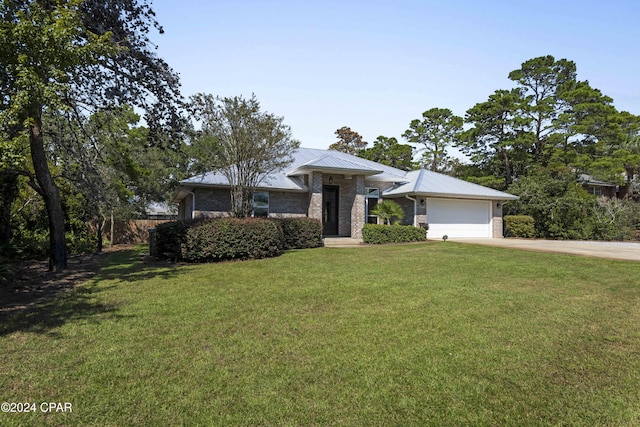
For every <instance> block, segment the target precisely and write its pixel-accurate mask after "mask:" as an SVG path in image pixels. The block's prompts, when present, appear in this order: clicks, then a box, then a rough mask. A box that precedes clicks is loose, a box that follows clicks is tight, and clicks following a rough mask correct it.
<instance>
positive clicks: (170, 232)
mask: <svg viewBox="0 0 640 427" xmlns="http://www.w3.org/2000/svg"><path fill="white" fill-rule="evenodd" d="M191 224H192V223H187V222H184V221H173V222H165V223H162V224H158V225H157V226H156V227H155V232H154V241H153V246H154V252H155V253H154V254H153V255H154V256H156V257H158V258H162V259H170V260H172V261H174V262H175V261H177V260H179V259H181V258H182V245H183V243H184V242H185V240H186V233H187V230H188V229H189V227H190V226H191Z"/></svg>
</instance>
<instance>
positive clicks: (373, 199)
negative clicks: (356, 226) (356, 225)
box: [364, 187, 380, 224]
mask: <svg viewBox="0 0 640 427" xmlns="http://www.w3.org/2000/svg"><path fill="white" fill-rule="evenodd" d="M379 199H380V189H379V188H369V187H367V188H365V189H364V203H365V212H366V218H365V222H366V223H367V224H377V223H378V217H377V216H376V215H374V214H373V213H371V212H372V211H373V210H374V209H375V207H376V206H377V205H378V200H379Z"/></svg>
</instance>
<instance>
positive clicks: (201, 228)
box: [182, 218, 283, 262]
mask: <svg viewBox="0 0 640 427" xmlns="http://www.w3.org/2000/svg"><path fill="white" fill-rule="evenodd" d="M282 241H283V236H282V230H281V229H280V227H278V226H277V225H276V224H275V223H274V222H272V221H270V220H268V219H262V218H216V219H209V220H204V221H199V222H196V223H194V224H192V225H191V227H189V228H188V229H187V230H186V234H185V239H184V243H183V245H182V259H184V260H185V261H188V262H212V261H224V260H232V259H259V258H269V257H274V256H277V255H279V254H280V253H281V248H282Z"/></svg>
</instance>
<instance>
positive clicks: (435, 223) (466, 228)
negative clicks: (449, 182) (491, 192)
mask: <svg viewBox="0 0 640 427" xmlns="http://www.w3.org/2000/svg"><path fill="white" fill-rule="evenodd" d="M427 223H428V224H429V232H428V234H427V235H428V237H429V238H431V239H440V238H442V236H444V235H446V236H448V237H450V238H456V237H459V238H468V237H485V238H487V237H492V233H491V202H490V201H488V200H464V199H440V198H427Z"/></svg>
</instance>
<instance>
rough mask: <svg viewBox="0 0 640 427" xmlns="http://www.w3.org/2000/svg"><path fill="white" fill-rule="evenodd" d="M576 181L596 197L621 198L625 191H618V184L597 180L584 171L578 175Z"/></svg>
mask: <svg viewBox="0 0 640 427" xmlns="http://www.w3.org/2000/svg"><path fill="white" fill-rule="evenodd" d="M578 182H579V183H580V185H582V188H584V189H585V190H586V191H587V192H588V193H589V194H593V195H594V196H596V197H605V198H607V199H615V198H618V199H621V198H623V197H624V195H625V194H626V191H622V192H621V191H620V186H618V185H616V184H613V183H611V182H606V181H599V180H597V179H595V178H593V177H592V176H591V175H587V174H585V173H583V174H580V176H578Z"/></svg>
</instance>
